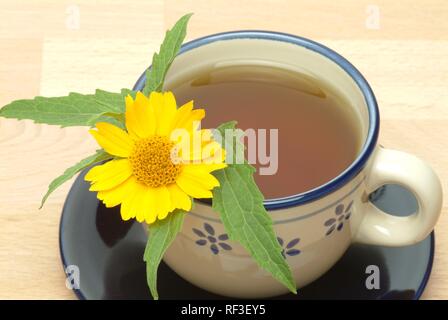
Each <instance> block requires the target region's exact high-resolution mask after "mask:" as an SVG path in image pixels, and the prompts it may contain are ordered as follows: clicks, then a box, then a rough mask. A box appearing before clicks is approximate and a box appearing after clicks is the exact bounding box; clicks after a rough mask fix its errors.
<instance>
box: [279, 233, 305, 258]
mask: <svg viewBox="0 0 448 320" xmlns="http://www.w3.org/2000/svg"><path fill="white" fill-rule="evenodd" d="M277 241H278V243H279V244H280V246H281V247H282V256H283V258H285V259H286V256H290V257H292V256H297V255H298V254H300V252H302V251H300V250H299V249H297V248H296V246H297V244H299V242H300V238H294V239H292V240H291V241H289V242H288V243H285V241H284V240H283V239H282V238H280V237H277Z"/></svg>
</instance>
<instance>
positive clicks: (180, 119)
mask: <svg viewBox="0 0 448 320" xmlns="http://www.w3.org/2000/svg"><path fill="white" fill-rule="evenodd" d="M192 110H193V100H192V101H189V102H187V103H186V104H184V105H183V106H181V107H180V108H179V109H177V112H176V115H175V116H174V120H173V126H172V128H171V129H175V128H180V127H181V125H182V124H184V123H185V122H186V121H187V119H188V117H189V116H190V113H191V111H192Z"/></svg>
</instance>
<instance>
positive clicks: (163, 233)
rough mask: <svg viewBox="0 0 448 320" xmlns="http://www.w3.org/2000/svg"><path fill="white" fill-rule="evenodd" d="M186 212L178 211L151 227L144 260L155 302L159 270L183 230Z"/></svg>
mask: <svg viewBox="0 0 448 320" xmlns="http://www.w3.org/2000/svg"><path fill="white" fill-rule="evenodd" d="M184 218H185V212H184V211H181V210H176V211H174V212H172V213H170V214H169V215H168V216H167V217H166V218H165V219H163V220H157V221H156V222H154V223H152V224H150V225H149V236H148V242H147V244H146V248H145V254H144V256H143V260H144V261H146V280H147V281H148V286H149V289H150V290H151V294H152V296H153V298H154V300H158V299H159V294H158V293H157V269H158V268H159V264H160V262H161V261H162V258H163V255H164V254H165V252H166V250H167V249H168V247H169V246H170V245H171V243H172V242H173V240H174V239H175V238H176V235H177V234H178V233H179V231H180V230H181V229H182V224H183V222H184Z"/></svg>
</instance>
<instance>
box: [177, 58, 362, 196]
mask: <svg viewBox="0 0 448 320" xmlns="http://www.w3.org/2000/svg"><path fill="white" fill-rule="evenodd" d="M170 89H171V90H172V91H173V92H174V94H175V95H176V99H177V102H178V105H181V104H183V103H185V102H187V101H190V100H194V106H195V108H204V109H205V110H206V117H205V119H204V120H203V122H202V127H203V128H216V127H217V126H218V125H219V124H221V123H223V122H226V121H230V120H236V121H238V127H239V128H241V129H243V130H245V129H247V128H254V129H258V128H262V129H267V130H268V132H269V129H278V170H277V172H276V174H274V175H259V170H258V168H257V175H256V177H255V179H256V182H257V184H258V186H259V187H260V189H261V191H262V192H263V194H264V196H265V198H267V199H272V198H278V197H284V196H289V195H293V194H297V193H302V192H305V191H308V190H311V189H314V188H316V187H318V186H320V185H322V184H324V183H326V182H328V181H329V180H331V179H333V178H335V177H336V176H337V175H339V174H340V173H341V172H342V171H344V170H345V169H346V168H347V167H348V166H349V165H350V164H351V163H352V162H353V161H354V159H355V158H356V156H357V154H358V152H359V150H360V147H361V142H360V136H361V135H360V128H359V120H358V118H357V116H356V114H355V111H354V110H353V109H352V108H351V107H350V106H348V104H347V102H346V101H344V99H342V98H341V97H340V96H338V95H337V94H335V92H334V91H332V90H330V88H329V87H328V86H325V84H324V83H321V82H319V81H317V80H316V79H313V78H311V77H310V76H306V75H304V74H298V73H293V72H290V71H286V70H283V69H279V68H273V67H264V66H263V67H262V66H232V67H225V68H220V69H211V70H207V71H206V72H203V73H201V74H198V75H197V76H196V77H195V78H193V79H190V80H188V81H184V82H182V83H177V84H176V85H175V86H174V87H173V88H170ZM267 141H269V136H268V138H267ZM267 154H268V155H269V148H268V152H267ZM271 161H272V160H271ZM255 166H256V167H257V164H255ZM266 166H268V165H264V167H266Z"/></svg>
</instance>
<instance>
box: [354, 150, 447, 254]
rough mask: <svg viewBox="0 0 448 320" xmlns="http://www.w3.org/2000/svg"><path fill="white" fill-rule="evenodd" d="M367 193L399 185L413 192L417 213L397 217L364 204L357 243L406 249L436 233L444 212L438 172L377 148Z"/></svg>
mask: <svg viewBox="0 0 448 320" xmlns="http://www.w3.org/2000/svg"><path fill="white" fill-rule="evenodd" d="M366 184H367V193H368V194H370V193H371V192H373V191H375V190H377V189H378V188H379V187H381V186H383V185H385V184H398V185H401V186H403V187H404V188H407V189H408V190H409V191H411V192H412V193H413V194H414V196H415V198H416V199H417V203H418V209H417V212H416V213H415V214H413V215H410V216H407V217H397V216H393V215H390V214H387V213H386V212H384V211H382V210H380V209H378V208H377V207H375V206H374V205H373V204H372V203H371V202H370V201H367V202H366V203H365V207H364V208H361V210H364V218H363V220H362V221H361V224H360V226H359V228H358V231H357V233H356V235H355V237H354V242H358V243H365V244H374V245H382V246H405V245H412V244H415V243H417V242H419V241H421V240H423V239H425V238H426V237H427V236H428V234H429V233H431V231H432V230H433V228H434V226H435V224H436V222H437V219H438V218H439V215H440V211H441V209H442V186H441V184H440V180H439V178H438V177H437V175H436V174H435V172H434V171H433V170H432V169H431V167H429V166H428V165H427V164H426V163H425V162H423V161H422V160H420V159H418V158H417V157H415V156H413V155H411V154H408V153H405V152H400V151H396V150H388V149H384V148H381V147H379V148H377V150H376V153H375V156H374V159H373V163H372V166H371V167H370V172H369V173H368V175H367V182H366Z"/></svg>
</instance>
